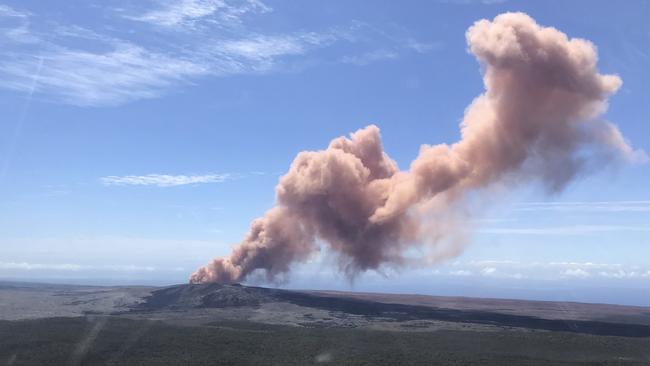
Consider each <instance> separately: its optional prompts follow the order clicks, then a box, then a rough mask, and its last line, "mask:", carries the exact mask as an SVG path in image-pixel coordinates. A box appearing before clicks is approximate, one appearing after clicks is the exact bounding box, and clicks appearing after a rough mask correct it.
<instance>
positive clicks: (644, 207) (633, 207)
mask: <svg viewBox="0 0 650 366" xmlns="http://www.w3.org/2000/svg"><path fill="white" fill-rule="evenodd" d="M515 210H516V211H583V212H650V200H636V201H592V202H589V201H573V202H524V203H521V204H518V205H517V206H516V207H515Z"/></svg>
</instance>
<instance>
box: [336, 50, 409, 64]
mask: <svg viewBox="0 0 650 366" xmlns="http://www.w3.org/2000/svg"><path fill="white" fill-rule="evenodd" d="M398 57H399V55H398V54H397V53H396V52H394V51H389V50H376V51H371V52H367V53H364V54H361V55H348V56H343V57H342V58H341V62H343V63H346V64H353V65H357V66H365V65H368V64H370V63H373V62H376V61H383V60H394V59H396V58H398Z"/></svg>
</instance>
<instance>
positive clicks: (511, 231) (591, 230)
mask: <svg viewBox="0 0 650 366" xmlns="http://www.w3.org/2000/svg"><path fill="white" fill-rule="evenodd" d="M624 231H636V232H648V231H650V226H632V225H572V226H554V227H534V228H519V227H517V228H485V229H479V230H477V232H479V233H483V234H495V235H588V234H598V233H604V232H624Z"/></svg>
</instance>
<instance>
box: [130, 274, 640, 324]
mask: <svg viewBox="0 0 650 366" xmlns="http://www.w3.org/2000/svg"><path fill="white" fill-rule="evenodd" d="M269 302H286V303H291V304H295V305H299V306H303V307H307V308H315V309H322V310H327V311H333V312H340V313H346V314H354V315H360V316H365V317H367V318H383V319H393V320H395V321H405V320H439V321H447V322H458V323H472V324H487V325H495V326H503V327H519V328H528V329H539V330H550V331H564V332H574V333H586V334H594V335H608V336H624V337H650V326H648V325H643V324H625V323H619V322H608V321H590V320H571V319H545V318H540V317H535V316H527V315H514V314H506V313H500V312H496V311H487V310H469V309H463V310H459V309H450V308H437V307H431V306H424V305H409V304H398V303H386V302H377V301H371V300H367V299H360V298H353V297H345V296H342V295H341V294H337V295H335V296H334V295H328V294H326V293H307V292H298V291H288V290H278V289H267V288H260V287H246V286H240V285H231V286H229V285H217V284H207V285H178V286H172V287H167V288H164V289H160V290H156V291H154V292H153V293H152V295H151V296H150V297H148V298H147V299H146V301H145V302H144V303H142V304H140V305H139V306H138V307H137V308H136V309H135V311H140V312H141V311H156V310H162V309H169V310H174V309H183V308H188V307H189V308H223V307H232V306H259V305H260V304H263V303H269ZM525 303H527V302H523V301H522V306H523V305H524V304H525Z"/></svg>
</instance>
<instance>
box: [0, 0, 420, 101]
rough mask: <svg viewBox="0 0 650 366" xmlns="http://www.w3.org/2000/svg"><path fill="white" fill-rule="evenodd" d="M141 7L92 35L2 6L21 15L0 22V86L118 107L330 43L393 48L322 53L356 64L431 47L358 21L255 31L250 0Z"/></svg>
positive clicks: (0, 12) (5, 12)
mask: <svg viewBox="0 0 650 366" xmlns="http://www.w3.org/2000/svg"><path fill="white" fill-rule="evenodd" d="M142 4H145V5H144V6H149V8H145V9H140V11H134V10H133V9H121V10H119V11H120V13H119V16H118V19H117V21H122V22H124V21H125V20H126V21H127V22H129V25H128V26H126V27H125V26H123V25H121V24H118V25H117V26H116V25H115V24H111V23H110V21H111V20H116V19H107V20H106V22H107V23H106V24H104V23H102V24H96V25H95V26H93V28H92V29H90V28H87V27H83V26H80V25H77V24H74V23H72V22H70V23H69V24H68V23H64V22H61V21H55V20H52V19H48V18H47V16H46V15H40V14H36V15H35V14H32V13H29V12H24V11H19V10H15V9H13V8H11V7H8V6H5V5H0V17H3V18H7V17H12V18H17V19H18V21H11V22H8V24H9V25H4V26H5V28H2V26H3V25H0V41H6V42H4V43H3V54H2V55H0V88H4V89H10V90H15V91H20V92H25V93H29V92H30V90H32V89H33V90H34V92H35V97H37V98H38V97H42V96H45V97H46V98H47V99H48V100H53V101H56V102H62V103H66V104H72V105H79V106H103V105H118V104H122V103H126V102H130V101H134V100H142V99H150V98H156V97H160V96H162V95H165V94H167V93H169V92H170V91H173V90H174V89H176V88H177V87H179V86H183V85H187V84H191V83H192V82H194V81H195V80H196V79H198V78H200V77H223V76H230V75H241V74H259V73H269V72H274V71H278V70H287V69H292V67H291V66H292V65H294V64H293V63H294V62H295V60H294V57H296V56H303V57H305V55H307V54H308V53H310V52H313V51H314V50H316V49H322V48H325V47H328V46H330V45H333V44H334V43H348V44H353V43H354V44H358V45H360V46H364V45H366V46H367V45H368V44H373V47H376V46H377V44H378V43H381V45H380V46H379V47H382V49H387V50H392V51H386V50H380V51H371V52H368V53H366V54H361V55H358V56H350V57H347V58H346V57H341V56H340V54H339V55H331V56H327V57H331V58H332V59H337V60H339V61H341V62H346V63H352V64H357V65H365V64H368V63H370V62H375V61H379V60H382V59H389V58H396V57H398V56H399V53H398V51H400V52H403V51H409V50H410V51H411V52H427V51H428V50H429V49H430V48H431V47H430V45H428V44H424V43H420V42H418V41H415V40H412V39H407V40H403V39H396V38H395V37H393V36H390V35H388V34H386V33H384V32H381V31H379V30H377V29H374V28H372V27H369V26H366V25H363V24H360V23H355V24H353V25H351V26H348V27H329V28H326V29H325V30H321V31H318V32H313V31H311V32H310V31H305V30H299V31H285V32H282V33H277V32H275V33H265V32H264V30H263V29H259V28H260V27H256V28H255V30H254V31H253V30H251V29H249V28H248V27H247V24H248V23H250V21H249V19H248V17H249V16H253V15H259V14H263V13H268V12H270V11H271V9H270V8H269V7H268V6H266V5H264V4H263V3H262V2H260V1H257V0H241V1H225V0H165V1H155V2H154V4H155V6H154V7H153V8H151V2H144V3H138V5H137V6H140V7H141V6H143V5H142ZM134 6H136V5H134ZM82 10H83V11H89V10H88V9H82ZM80 11H81V10H80ZM109 14H110V13H109ZM113 14H115V13H114V12H113ZM37 16H38V21H35V19H37V18H36V17H37ZM152 25H153V26H152ZM335 52H339V53H340V52H341V51H340V49H337V51H335ZM34 80H37V82H36V83H34Z"/></svg>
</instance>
